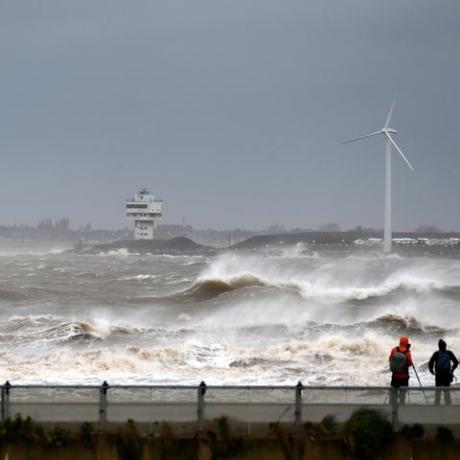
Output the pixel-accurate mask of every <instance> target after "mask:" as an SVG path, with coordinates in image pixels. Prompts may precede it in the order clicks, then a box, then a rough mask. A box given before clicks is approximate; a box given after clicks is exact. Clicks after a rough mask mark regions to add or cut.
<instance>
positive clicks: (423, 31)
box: [0, 0, 460, 230]
mask: <svg viewBox="0 0 460 460" xmlns="http://www.w3.org/2000/svg"><path fill="white" fill-rule="evenodd" d="M393 96H396V106H395V111H394V117H393V123H392V125H393V126H394V128H396V129H398V130H399V131H400V134H399V135H398V137H397V142H398V143H399V145H400V146H401V148H402V149H403V150H404V152H405V153H406V155H407V156H408V157H409V159H410V160H411V162H412V163H413V164H414V166H415V173H412V172H411V171H410V170H409V169H408V168H407V167H406V166H405V164H404V163H403V162H402V161H401V160H400V158H399V157H398V156H396V155H394V156H393V158H394V161H393V198H394V200H393V203H394V213H393V220H394V228H395V229H408V230H411V229H413V228H415V227H417V226H418V225H421V224H425V223H428V224H434V225H437V226H439V227H441V228H443V229H446V230H455V229H456V230H460V207H459V201H460V180H459V179H460V148H459V142H460V137H459V106H460V1H459V0H436V1H435V0H385V1H382V0H328V1H325V0H310V1H309V0H283V1H279V0H278V1H274V0H193V1H191V0H130V1H127V0H104V1H103V0H65V1H63V0H27V1H17V0H0V158H1V166H0V224H10V223H15V222H16V223H28V224H36V223H37V221H38V220H39V219H40V218H42V217H52V218H58V217H62V216H68V217H70V219H71V225H73V226H77V225H79V224H84V223H86V222H92V223H93V225H94V226H96V227H100V228H114V227H115V228H118V227H123V226H125V224H126V222H125V219H124V210H123V203H124V199H125V198H127V197H129V196H130V195H131V194H132V193H133V192H134V191H136V189H138V188H139V187H140V186H143V185H145V186H148V187H149V188H150V189H151V190H152V191H153V192H154V193H155V194H156V195H157V196H158V197H159V198H163V199H164V200H165V206H164V211H165V216H164V220H163V222H164V223H180V222H181V221H182V218H183V217H185V219H186V222H188V223H190V224H192V225H193V226H195V227H197V228H208V227H210V228H235V227H241V228H263V227H265V226H267V225H270V224H274V223H278V224H283V225H285V226H287V227H289V228H290V227H297V226H299V227H316V226H318V225H320V224H322V223H325V222H331V221H332V222H338V223H340V224H341V225H342V226H343V227H345V228H347V227H352V226H356V225H358V224H361V225H364V226H374V227H382V225H383V224H382V221H383V184H384V176H383V173H384V169H383V168H384V145H383V140H382V139H380V138H372V139H368V140H365V141H363V142H361V143H356V144H350V145H342V144H341V141H343V140H344V139H347V138H349V137H355V136H359V135H361V134H364V133H367V132H369V131H375V130H376V129H379V128H381V127H382V126H383V123H384V120H385V117H386V113H387V111H388V109H389V105H390V103H391V100H392V98H393Z"/></svg>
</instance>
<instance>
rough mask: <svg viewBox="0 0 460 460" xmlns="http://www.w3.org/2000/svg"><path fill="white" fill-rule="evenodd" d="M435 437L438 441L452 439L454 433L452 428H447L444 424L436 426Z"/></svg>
mask: <svg viewBox="0 0 460 460" xmlns="http://www.w3.org/2000/svg"><path fill="white" fill-rule="evenodd" d="M436 439H437V440H438V441H452V440H453V439H454V435H453V433H452V430H449V428H446V427H445V426H438V429H437V431H436Z"/></svg>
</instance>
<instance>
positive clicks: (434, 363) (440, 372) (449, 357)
mask: <svg viewBox="0 0 460 460" xmlns="http://www.w3.org/2000/svg"><path fill="white" fill-rule="evenodd" d="M438 348H439V350H438V351H435V352H434V353H433V356H432V357H431V358H430V361H429V362H428V368H429V369H430V372H431V373H432V374H433V375H434V376H435V382H436V386H437V387H450V383H451V382H452V380H453V378H454V371H455V369H457V367H458V359H457V358H456V357H455V355H454V354H453V353H452V352H451V351H450V350H448V349H447V344H446V342H444V340H442V339H439V342H438ZM444 400H445V402H446V405H450V404H451V398H450V392H449V391H444ZM435 404H436V405H437V406H438V405H439V404H441V391H440V390H438V391H436V396H435Z"/></svg>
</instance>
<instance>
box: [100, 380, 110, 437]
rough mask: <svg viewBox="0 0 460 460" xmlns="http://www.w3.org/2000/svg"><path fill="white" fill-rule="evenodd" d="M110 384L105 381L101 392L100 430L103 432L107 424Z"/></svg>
mask: <svg viewBox="0 0 460 460" xmlns="http://www.w3.org/2000/svg"><path fill="white" fill-rule="evenodd" d="M108 389H109V384H108V383H107V382H106V381H105V380H104V382H103V383H102V386H101V389H100V390H99V429H100V430H103V429H104V428H105V425H106V423H107V390H108Z"/></svg>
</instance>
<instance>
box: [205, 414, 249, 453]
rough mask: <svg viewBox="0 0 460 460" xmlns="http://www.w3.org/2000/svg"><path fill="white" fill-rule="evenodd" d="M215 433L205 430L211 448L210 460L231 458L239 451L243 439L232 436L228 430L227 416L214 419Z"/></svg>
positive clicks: (241, 447)
mask: <svg viewBox="0 0 460 460" xmlns="http://www.w3.org/2000/svg"><path fill="white" fill-rule="evenodd" d="M216 422H217V433H214V432H212V431H208V432H207V439H208V443H209V447H210V449H211V455H212V456H211V458H212V460H218V459H227V458H233V457H234V456H235V455H238V454H239V453H241V451H242V449H243V441H242V439H241V438H240V437H233V436H232V435H231V431H230V424H229V423H228V418H227V417H220V418H218V419H217V420H216Z"/></svg>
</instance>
